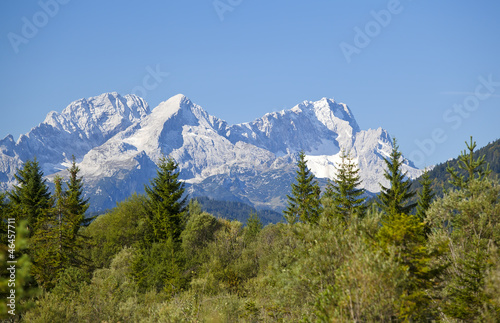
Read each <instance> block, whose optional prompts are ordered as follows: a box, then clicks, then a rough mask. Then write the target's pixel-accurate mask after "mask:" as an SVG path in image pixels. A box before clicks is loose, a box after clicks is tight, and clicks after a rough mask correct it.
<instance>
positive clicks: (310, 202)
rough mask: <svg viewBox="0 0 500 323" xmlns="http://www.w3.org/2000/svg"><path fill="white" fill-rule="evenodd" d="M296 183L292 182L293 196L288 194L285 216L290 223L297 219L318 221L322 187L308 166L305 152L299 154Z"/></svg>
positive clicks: (310, 221)
mask: <svg viewBox="0 0 500 323" xmlns="http://www.w3.org/2000/svg"><path fill="white" fill-rule="evenodd" d="M297 167H298V170H297V175H296V177H295V180H296V183H292V196H290V195H287V198H288V206H287V209H286V210H285V211H284V217H285V219H286V220H287V221H288V223H290V224H293V223H295V222H297V221H299V220H300V221H302V222H308V223H315V222H317V221H318V218H319V214H320V210H321V206H320V194H321V191H320V188H319V185H318V182H317V181H316V180H315V179H314V175H313V174H311V171H310V170H309V169H308V168H307V163H306V160H305V154H304V152H303V151H301V152H300V154H299V160H298V162H297Z"/></svg>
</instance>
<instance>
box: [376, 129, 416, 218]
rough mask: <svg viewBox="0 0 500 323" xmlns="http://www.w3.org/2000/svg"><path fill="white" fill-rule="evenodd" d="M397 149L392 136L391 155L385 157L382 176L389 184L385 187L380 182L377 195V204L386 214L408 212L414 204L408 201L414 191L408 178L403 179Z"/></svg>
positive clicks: (401, 161) (401, 162)
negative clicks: (379, 189) (384, 167)
mask: <svg viewBox="0 0 500 323" xmlns="http://www.w3.org/2000/svg"><path fill="white" fill-rule="evenodd" d="M398 149H399V147H398V145H397V141H396V139H395V138H394V140H393V147H392V152H391V155H390V157H389V158H386V159H385V164H386V169H385V173H384V178H385V179H387V180H388V181H389V186H388V187H385V186H383V185H382V184H380V188H381V191H380V193H379V195H378V199H379V200H378V205H379V206H380V208H381V209H382V210H383V211H384V212H385V213H386V214H387V215H390V214H401V213H404V214H409V213H410V212H411V210H412V209H413V208H414V207H415V205H416V203H409V201H410V199H411V198H412V197H413V196H415V192H412V191H411V190H410V187H411V182H410V180H409V179H407V180H405V177H406V172H404V173H403V170H402V165H403V159H402V158H401V152H400V151H399V150H398Z"/></svg>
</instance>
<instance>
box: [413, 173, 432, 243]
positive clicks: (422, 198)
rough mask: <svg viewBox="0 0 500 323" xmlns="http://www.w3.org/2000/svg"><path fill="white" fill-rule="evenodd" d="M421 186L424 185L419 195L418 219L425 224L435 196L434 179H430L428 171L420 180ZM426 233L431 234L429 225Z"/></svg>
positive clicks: (425, 229)
mask: <svg viewBox="0 0 500 323" xmlns="http://www.w3.org/2000/svg"><path fill="white" fill-rule="evenodd" d="M420 184H421V185H422V190H421V191H420V192H419V193H418V202H417V203H418V204H417V218H418V219H419V220H420V222H425V217H426V213H427V210H428V209H429V207H430V205H431V202H432V199H433V198H434V196H435V194H434V192H432V187H431V185H432V179H431V178H430V174H429V172H428V171H427V170H425V171H424V174H423V175H422V178H421V179H420ZM424 232H425V234H426V235H428V234H429V233H430V231H429V227H428V226H427V225H425V228H424Z"/></svg>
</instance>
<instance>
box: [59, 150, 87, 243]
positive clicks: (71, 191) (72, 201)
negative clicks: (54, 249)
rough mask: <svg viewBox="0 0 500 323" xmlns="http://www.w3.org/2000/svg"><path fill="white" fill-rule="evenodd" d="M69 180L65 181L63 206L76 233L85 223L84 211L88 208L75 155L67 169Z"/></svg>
mask: <svg viewBox="0 0 500 323" xmlns="http://www.w3.org/2000/svg"><path fill="white" fill-rule="evenodd" d="M68 172H69V181H68V182H67V183H66V184H67V186H68V189H67V190H66V192H65V199H64V206H65V208H66V210H67V213H68V219H69V220H70V221H71V222H72V224H73V230H74V233H75V234H76V233H77V232H78V230H79V226H80V225H83V224H87V223H86V221H85V212H86V211H87V210H88V208H89V206H90V205H89V199H85V198H84V197H83V179H82V178H81V177H78V173H79V172H80V168H78V166H76V162H75V156H73V161H72V163H71V167H70V168H69V169H68Z"/></svg>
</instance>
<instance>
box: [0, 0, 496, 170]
mask: <svg viewBox="0 0 500 323" xmlns="http://www.w3.org/2000/svg"><path fill="white" fill-rule="evenodd" d="M499 14H500V2H499V1H495V0H489V1H456V0H455V1H452V0H444V1H424V0H413V1H411V0H401V1H395V0H391V1H347V0H311V1H292V0H286V1H285V0H274V1H269V0H252V1H250V0H216V1H214V0H183V1H166V0H161V1H153V0H151V1H123V0H122V1H117V0H109V1H102V0H101V1H97V0H40V1H19V0H3V1H1V2H0V94H1V97H2V99H1V100H0V109H1V114H0V137H1V138H3V137H5V136H6V135H7V134H12V135H14V137H15V138H16V139H17V137H18V136H19V135H20V134H21V133H26V132H27V131H29V130H30V128H31V127H33V126H36V125H37V124H38V123H40V122H42V121H43V120H44V118H45V116H46V114H47V113H48V112H49V111H51V110H55V111H59V112H60V111H62V110H63V109H64V107H66V106H67V105H68V104H69V103H71V102H72V101H74V100H77V99H80V98H84V97H85V98H87V97H91V96H96V95H99V94H101V93H104V92H112V91H116V92H118V93H120V94H122V95H124V94H127V93H132V92H134V93H136V94H138V95H141V96H143V97H144V98H145V99H146V100H147V101H148V102H149V104H150V107H151V108H154V107H155V106H156V105H157V104H158V103H160V102H161V101H164V100H166V99H168V98H169V97H171V96H172V95H175V94H177V93H182V94H185V95H186V96H188V97H189V98H191V100H192V101H194V102H195V103H197V104H199V105H201V106H202V107H203V108H204V109H205V110H206V111H208V112H209V113H210V114H212V115H215V116H217V117H219V118H222V119H224V120H226V121H228V122H229V123H240V122H246V121H252V120H254V119H255V118H258V117H260V116H262V115H263V114H264V113H266V112H272V111H277V110H281V109H284V108H286V109H289V108H292V107H293V106H294V105H296V104H298V103H300V102H302V101H303V100H319V99H320V98H322V97H329V98H334V99H335V100H337V101H340V102H344V103H346V104H347V105H349V107H350V108H351V109H352V111H353V113H354V116H355V117H356V119H357V121H358V123H359V125H360V127H361V128H362V129H368V128H378V127H383V128H385V129H387V130H388V131H389V133H390V134H391V135H392V136H395V137H397V138H398V140H399V144H400V148H401V150H402V151H403V153H404V154H405V155H406V156H408V157H410V158H413V159H414V160H415V162H416V164H417V166H420V167H422V166H426V165H427V166H428V165H432V164H435V163H438V162H442V161H445V160H447V159H448V158H451V157H455V156H456V155H458V154H459V152H460V151H461V150H462V149H463V148H465V146H464V141H465V140H467V139H468V138H469V136H470V135H473V136H474V138H475V139H476V140H477V142H478V144H479V145H480V146H484V145H486V144H487V143H488V142H490V141H493V140H495V139H497V138H499V137H500V135H499V133H500V131H499V126H498V125H499V121H500V109H499V107H500V63H499V59H500V19H499V18H498V17H499Z"/></svg>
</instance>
